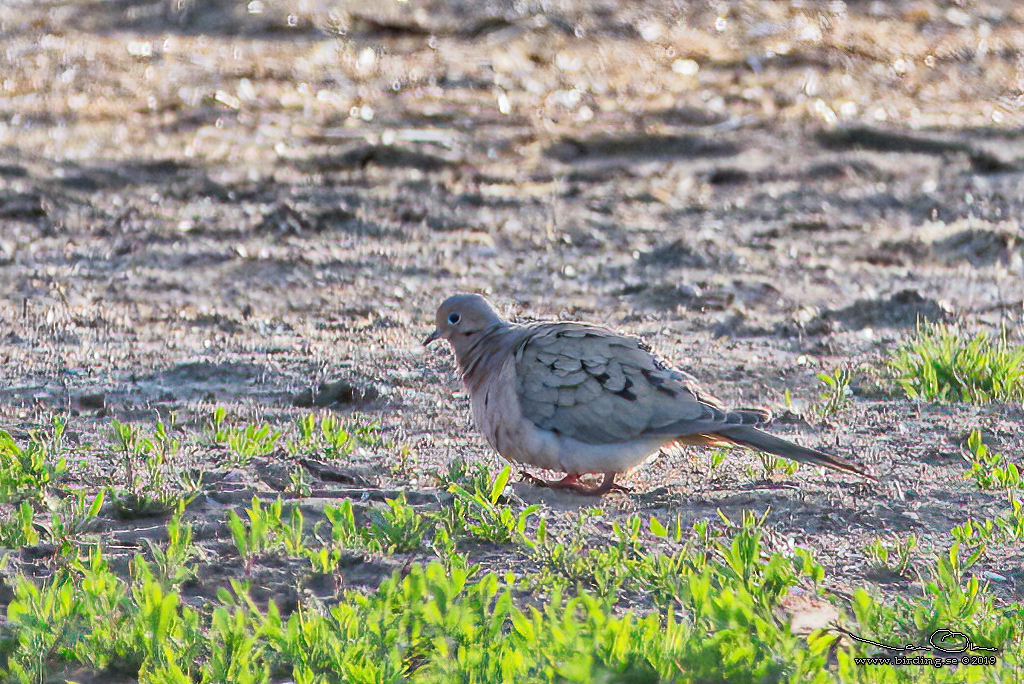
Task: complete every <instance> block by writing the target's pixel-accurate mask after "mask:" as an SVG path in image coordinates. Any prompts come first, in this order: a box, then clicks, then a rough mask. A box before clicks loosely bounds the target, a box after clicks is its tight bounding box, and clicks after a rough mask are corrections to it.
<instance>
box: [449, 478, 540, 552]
mask: <svg viewBox="0 0 1024 684" xmlns="http://www.w3.org/2000/svg"><path fill="white" fill-rule="evenodd" d="M511 472H512V471H511V469H510V468H509V466H505V467H504V468H502V470H501V472H500V473H498V475H496V476H495V478H494V480H493V481H492V482H490V483H488V484H487V486H486V488H485V489H478V488H475V489H474V490H473V491H470V490H468V489H466V488H465V487H463V486H461V485H459V484H454V483H453V484H450V485H449V486H448V491H449V492H451V493H452V494H453V495H454V499H453V501H452V505H451V506H450V507H447V508H446V509H445V510H444V515H443V516H442V520H443V523H444V524H445V525H446V526H447V530H448V533H449V534H450V535H451V536H453V537H456V536H462V535H467V534H468V535H469V536H471V537H474V538H476V539H480V540H483V541H488V542H493V543H495V544H523V545H524V546H527V547H532V546H533V541H532V540H531V539H530V538H529V537H528V536H527V535H526V523H527V520H528V519H529V518H530V516H532V515H535V514H536V513H537V511H539V510H540V507H539V506H527V507H526V508H524V509H523V510H522V511H519V512H516V511H513V510H512V508H511V507H509V506H508V505H507V504H502V503H500V501H501V499H502V496H503V493H504V491H505V487H506V485H507V484H508V481H509V477H510V476H511Z"/></svg>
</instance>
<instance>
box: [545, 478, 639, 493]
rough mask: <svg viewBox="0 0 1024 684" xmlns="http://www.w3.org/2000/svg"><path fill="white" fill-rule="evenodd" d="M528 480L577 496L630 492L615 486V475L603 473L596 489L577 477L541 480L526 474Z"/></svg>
mask: <svg viewBox="0 0 1024 684" xmlns="http://www.w3.org/2000/svg"><path fill="white" fill-rule="evenodd" d="M526 479H528V480H529V481H530V482H532V483H533V484H535V485H537V486H538V487H547V488H549V489H566V490H569V491H570V492H576V493H577V494H583V495H585V496H601V495H602V494H607V493H608V492H610V491H617V492H630V491H632V490H630V489H629V488H628V487H623V486H622V485H618V484H615V473H605V474H604V481H602V482H601V484H599V485H597V486H596V487H591V486H588V485H585V484H583V483H582V482H580V476H579V475H566V476H565V477H563V478H562V479H561V480H542V479H541V478H539V477H535V476H533V475H529V474H526Z"/></svg>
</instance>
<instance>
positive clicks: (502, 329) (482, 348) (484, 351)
mask: <svg viewBox="0 0 1024 684" xmlns="http://www.w3.org/2000/svg"><path fill="white" fill-rule="evenodd" d="M526 334H527V332H526V330H525V329H524V328H523V327H522V326H518V325H509V324H507V323H499V324H498V325H495V326H493V327H491V328H488V329H487V330H481V331H480V332H477V333H474V334H473V336H472V337H470V338H468V339H467V340H466V344H465V345H464V346H463V345H459V346H458V347H456V348H455V360H456V361H457V362H458V364H459V369H461V370H462V380H463V382H465V383H466V387H468V388H469V391H470V392H471V393H472V392H474V391H475V390H477V389H479V387H480V385H481V384H483V382H484V380H486V379H487V378H488V377H493V376H497V373H498V371H499V370H501V364H503V363H504V362H505V360H506V358H507V357H508V354H509V353H511V350H512V349H514V348H515V346H516V344H517V342H518V341H519V338H522V337H525V336H526Z"/></svg>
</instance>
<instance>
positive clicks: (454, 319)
mask: <svg viewBox="0 0 1024 684" xmlns="http://www.w3.org/2000/svg"><path fill="white" fill-rule="evenodd" d="M460 320H462V316H460V315H459V312H458V311H453V312H451V313H450V314H448V322H449V323H451V324H452V325H458V324H459V321H460Z"/></svg>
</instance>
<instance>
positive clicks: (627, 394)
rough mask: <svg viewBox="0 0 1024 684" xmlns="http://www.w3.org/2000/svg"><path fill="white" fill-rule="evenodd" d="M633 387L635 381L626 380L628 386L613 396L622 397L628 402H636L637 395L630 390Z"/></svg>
mask: <svg viewBox="0 0 1024 684" xmlns="http://www.w3.org/2000/svg"><path fill="white" fill-rule="evenodd" d="M632 386H633V381H632V380H630V379H629V378H626V385H625V387H623V388H622V389H620V390H619V391H618V392H613V393H612V394H617V395H618V396H620V397H622V398H623V399H625V400H626V401H636V395H635V394H633V392H632V390H630V389H629V388H630V387H632Z"/></svg>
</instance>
